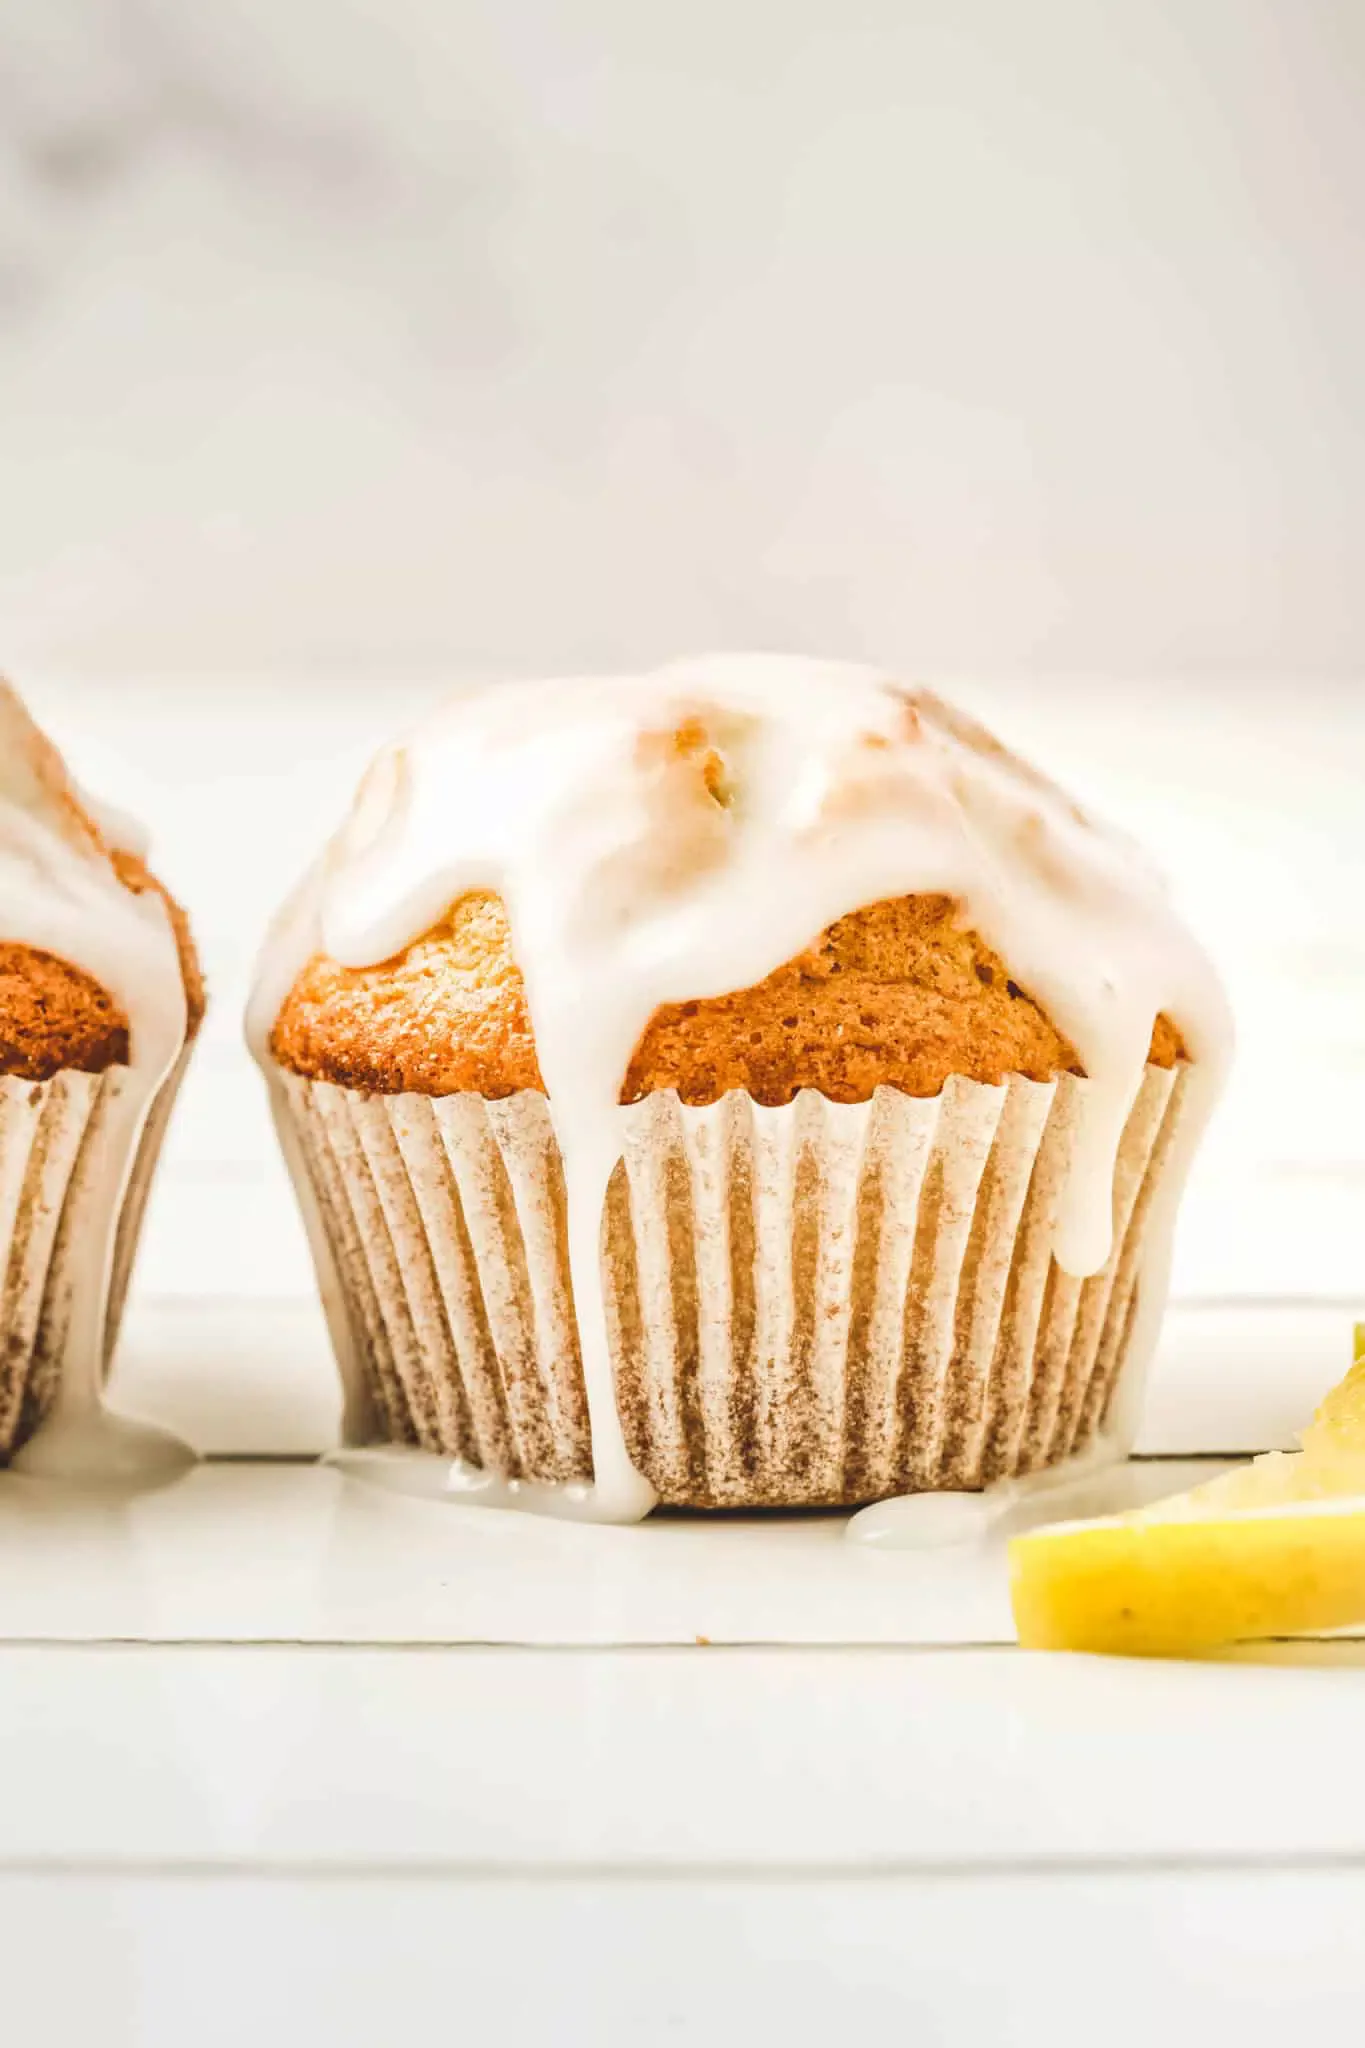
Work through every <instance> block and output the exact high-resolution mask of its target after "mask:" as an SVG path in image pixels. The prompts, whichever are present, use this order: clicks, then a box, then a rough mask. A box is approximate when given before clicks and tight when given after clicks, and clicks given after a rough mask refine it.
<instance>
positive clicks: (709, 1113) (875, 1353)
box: [281, 1067, 1183, 1507]
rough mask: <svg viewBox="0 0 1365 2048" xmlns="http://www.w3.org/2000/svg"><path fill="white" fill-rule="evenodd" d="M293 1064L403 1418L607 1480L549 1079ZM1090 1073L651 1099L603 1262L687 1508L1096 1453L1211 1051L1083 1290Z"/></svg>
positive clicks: (359, 1303)
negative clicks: (937, 1091)
mask: <svg viewBox="0 0 1365 2048" xmlns="http://www.w3.org/2000/svg"><path fill="white" fill-rule="evenodd" d="M281 1078H282V1081H283V1084H284V1089H285V1097H286V1101H287V1103H288V1111H289V1114H290V1115H291V1117H292V1118H293V1120H294V1122H295V1126H296V1129H297V1133H298V1136H299V1139H300V1141H301V1145H302V1150H303V1155H304V1158H305V1160H306V1163H307V1167H308V1171H309V1174H310V1176H311V1179H312V1182H313V1188H314V1192H315V1194H316V1197H317V1201H318V1205H319V1208H320V1210H321V1216H322V1221H323V1224H324V1227H325V1228H326V1230H327V1232H328V1235H329V1238H330V1242H331V1247H332V1252H333V1255H334V1262H335V1265H336V1268H337V1278H338V1280H339V1283H340V1287H341V1291H342V1295H343V1298H344V1302H345V1308H346V1313H347V1316H348V1319H349V1323H350V1329H351V1336H352V1343H353V1349H354V1352H355V1356H356V1360H357V1362H358V1366H359V1369H360V1371H361V1372H362V1373H363V1375H364V1378H365V1380H366V1383H367V1389H368V1394H369V1399H370V1405H371V1407H372V1410H373V1415H374V1427H375V1434H376V1435H377V1436H378V1437H379V1438H380V1439H387V1440H390V1441H393V1442H398V1443H415V1444H419V1445H421V1446H423V1447H425V1448H427V1449H430V1450H436V1451H441V1452H444V1453H448V1454H451V1455H458V1456H460V1457H463V1458H465V1459H468V1460H470V1461H472V1462H474V1463H477V1464H480V1465H483V1466H486V1467H493V1468H496V1469H498V1470H500V1471H502V1472H504V1473H507V1474H510V1475H512V1476H514V1477H528V1478H539V1479H568V1478H585V1477H587V1476H589V1475H590V1472H591V1452H590V1444H589V1432H588V1422H587V1410H586V1404H585V1398H584V1392H583V1380H582V1372H581V1368H580V1363H579V1354H578V1342H577V1335H576V1332H575V1328H574V1320H573V1305H572V1295H571V1290H570V1284H569V1277H568V1265H567V1254H566V1234H565V1197H564V1182H563V1175H562V1171H561V1167H560V1159H559V1153H558V1148H557V1146H556V1143H555V1138H554V1133H553V1129H552V1126H551V1123H550V1115H549V1109H548V1105H547V1104H546V1102H545V1101H544V1099H543V1098H542V1097H541V1096H539V1095H535V1094H521V1095H515V1096H512V1097H510V1098H509V1099H508V1100H506V1101H503V1102H486V1101H484V1100H483V1099H482V1098H481V1097H479V1096H473V1095H456V1096H451V1097H447V1098H445V1099H444V1100H431V1099H429V1098H427V1097H425V1096H417V1095H400V1096H389V1097H384V1096H366V1095H362V1094H359V1093H356V1092H354V1091H351V1090H347V1089H342V1088H338V1087H334V1086H332V1085H330V1084H329V1083H326V1082H308V1081H304V1080H301V1079H298V1078H297V1077H295V1076H293V1075H288V1074H285V1075H282V1077H281ZM1083 1085H1084V1084H1083V1083H1077V1082H1075V1081H1073V1080H1071V1079H1070V1078H1069V1077H1063V1078H1062V1079H1061V1080H1060V1081H1058V1082H1055V1083H1046V1084H1041V1083H1036V1082H1031V1081H1025V1080H1019V1079H1015V1080H1012V1081H1010V1082H1009V1083H1008V1085H1006V1086H1004V1087H1000V1088H986V1087H981V1086H978V1085H976V1084H975V1083H973V1082H969V1081H963V1080H953V1081H950V1082H949V1083H948V1085H947V1086H946V1087H945V1089H944V1091H943V1094H942V1095H941V1096H940V1097H939V1098H937V1099H935V1100H933V1101H919V1100H915V1099H913V1098H911V1097H909V1096H906V1095H902V1094H900V1093H898V1092H897V1091H895V1090H894V1089H890V1088H882V1089H879V1090H878V1091H877V1094H876V1096H875V1097H874V1098H873V1100H872V1101H871V1102H869V1103H862V1104H855V1105H845V1104H839V1103H831V1102H828V1101H826V1100H825V1098H824V1097H822V1096H820V1095H817V1094H815V1093H813V1092H805V1093H802V1094H801V1095H799V1096H798V1097H797V1099H796V1101H795V1102H794V1103H793V1104H791V1106H790V1107H788V1108H784V1109H764V1108H761V1107H759V1106H757V1105H756V1104H754V1103H753V1102H751V1101H750V1100H749V1098H748V1097H747V1096H744V1095H739V1094H734V1095H728V1096H726V1097H725V1098H724V1099H723V1100H722V1101H721V1102H719V1103H716V1104H715V1105H714V1106H712V1107H709V1108H705V1109H689V1108H685V1107H684V1106H683V1105H682V1104H680V1103H679V1101H678V1099H677V1097H676V1096H675V1095H672V1094H668V1095H659V1096H654V1097H651V1098H649V1099H647V1100H646V1101H645V1102H643V1103H641V1104H639V1105H638V1106H637V1107H636V1108H635V1109H634V1110H633V1111H631V1112H630V1113H629V1115H628V1130H627V1139H626V1148H625V1156H624V1158H623V1160H622V1163H621V1165H620V1166H618V1168H617V1171H616V1174H615V1177H614V1178H613V1181H612V1184H611V1189H610V1192H609V1195H608V1200H607V1212H606V1217H605V1221H604V1230H603V1273H604V1278H605V1281H606V1291H607V1302H608V1314H609V1322H610V1326H611V1332H612V1342H613V1354H614V1363H615V1369H616V1390H617V1404H618V1407H619V1410H620V1413H621V1417H622V1422H623V1425H624V1429H625V1436H626V1442H627V1444H628V1446H629V1449H630V1454H631V1457H632V1459H633V1461H634V1462H635V1464H636V1465H637V1466H638V1467H639V1469H640V1470H641V1471H642V1472H644V1473H645V1474H646V1475H647V1477H648V1478H649V1479H650V1481H651V1482H652V1483H653V1485H654V1487H655V1488H656V1489H657V1491H658V1493H659V1494H660V1496H661V1498H662V1499H664V1500H665V1501H672V1502H677V1503H682V1504H688V1505H693V1506H717V1507H734V1506H743V1505H764V1504H782V1505H798V1504H811V1505H813V1504H818V1503H829V1504H834V1503H840V1504H846V1505H851V1504H854V1503H857V1502H862V1501H869V1500H875V1499H879V1498H881V1497H884V1496H886V1495H888V1494H892V1493H901V1492H908V1491H914V1490H923V1489H926V1488H941V1487H974V1486H980V1485H982V1484H984V1483H986V1482H987V1481H989V1480H992V1479H996V1478H1001V1477H1004V1476H1006V1475H1008V1474H1011V1473H1021V1472H1029V1471H1034V1470H1037V1469H1038V1468H1040V1467H1042V1466H1045V1465H1049V1464H1053V1463H1056V1462H1057V1461H1058V1460H1060V1459H1062V1458H1065V1457H1066V1456H1068V1455H1069V1454H1070V1453H1072V1452H1073V1451H1076V1450H1079V1449H1081V1448H1083V1447H1084V1446H1085V1445H1086V1444H1087V1443H1088V1442H1089V1441H1090V1439H1091V1438H1092V1437H1093V1435H1094V1434H1095V1431H1096V1430H1097V1428H1098V1427H1099V1426H1100V1424H1101V1423H1102V1422H1103V1420H1104V1418H1105V1416H1106V1413H1107V1411H1108V1408H1109V1404H1110V1400H1111V1397H1112V1394H1113V1390H1114V1387H1115V1384H1116V1382H1117V1379H1118V1375H1119V1371H1120V1368H1121V1366H1122V1364H1123V1360H1124V1354H1125V1350H1126V1347H1127V1340H1128V1336H1129V1333H1130V1330H1131V1328H1132V1323H1133V1315H1134V1310H1135V1306H1136V1301H1137V1290H1138V1285H1139V1280H1140V1265H1141V1256H1142V1247H1143V1240H1144V1234H1145V1226H1146V1221H1147V1216H1148V1213H1149V1211H1150V1209H1151V1206H1152V1201H1153V1195H1154V1191H1155V1189H1156V1187H1157V1184H1158V1182H1159V1181H1160V1179H1161V1176H1162V1174H1163V1171H1164V1170H1165V1168H1166V1165H1167V1162H1168V1160H1169V1157H1170V1153H1171V1147H1172V1141H1173V1138H1174V1134H1175V1128H1176V1123H1177V1120H1178V1118H1179V1115H1180V1112H1181V1105H1182V1096H1183V1070H1180V1069H1177V1070H1175V1071H1174V1072H1168V1071H1165V1070H1163V1069H1161V1068H1158V1067H1150V1068H1148V1070H1147V1073H1146V1075H1145V1078H1144V1080H1143V1084H1142V1088H1141V1091H1140V1093H1139V1096H1138V1099H1137V1102H1136V1104H1135V1106H1134V1108H1133V1111H1132V1114H1131V1117H1130V1119H1129V1122H1128V1127H1127V1131H1126V1133H1125V1137H1124V1142H1123V1145H1122V1148H1121V1151H1120V1155H1119V1161H1118V1168H1117V1173H1116V1177H1115V1186H1114V1216H1115V1248H1114V1253H1113V1256H1112V1258H1111V1260H1110V1263H1109V1265H1108V1266H1107V1267H1106V1269H1105V1270H1104V1272H1103V1273H1101V1274H1099V1275H1098V1276H1096V1277H1095V1278H1093V1279H1091V1280H1086V1281H1079V1280H1073V1279H1071V1278H1069V1277H1068V1276H1067V1275H1066V1274H1064V1273H1063V1272H1062V1271H1061V1270H1060V1269H1059V1268H1058V1267H1057V1266H1056V1264H1055V1263H1054V1262H1053V1260H1052V1257H1051V1249H1050V1248H1051V1243H1052V1238H1053V1231H1054V1225H1055V1219H1056V1214H1057V1207H1058V1198H1059V1194H1060V1191H1061V1188H1062V1185H1063V1183H1064V1181H1065V1178H1066V1174H1067V1171H1068V1166H1069V1161H1070V1155H1071V1147H1072V1141H1073V1136H1074V1131H1075V1123H1076V1111H1077V1102H1078V1097H1077V1089H1078V1087H1079V1086H1083Z"/></svg>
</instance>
